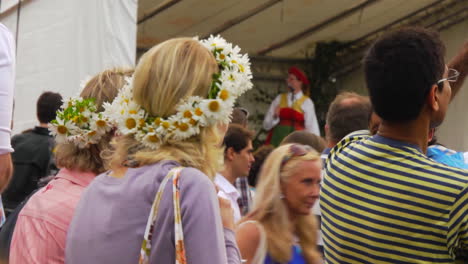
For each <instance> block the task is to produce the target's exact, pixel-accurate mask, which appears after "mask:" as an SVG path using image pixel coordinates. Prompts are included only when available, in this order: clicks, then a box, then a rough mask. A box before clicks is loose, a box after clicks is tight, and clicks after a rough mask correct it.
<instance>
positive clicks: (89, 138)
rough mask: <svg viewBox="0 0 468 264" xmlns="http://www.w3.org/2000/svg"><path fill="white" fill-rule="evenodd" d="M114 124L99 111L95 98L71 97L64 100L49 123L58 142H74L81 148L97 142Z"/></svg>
mask: <svg viewBox="0 0 468 264" xmlns="http://www.w3.org/2000/svg"><path fill="white" fill-rule="evenodd" d="M112 128H113V126H112V125H111V123H110V122H109V121H108V119H107V118H105V117H104V115H103V114H102V112H98V111H97V106H96V104H95V99H94V98H87V99H83V98H81V97H71V98H69V99H67V100H65V101H64V103H63V105H62V107H61V109H60V110H59V111H57V117H56V119H55V120H52V121H51V122H50V124H49V129H50V131H51V134H52V135H53V136H54V137H55V141H56V142H57V143H66V142H69V143H73V144H75V145H76V146H78V147H79V148H87V147H89V145H91V144H97V143H98V142H99V141H100V140H101V138H102V136H103V135H105V134H106V133H107V132H109V131H110V130H111V129H112Z"/></svg>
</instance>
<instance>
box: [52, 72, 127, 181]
mask: <svg viewBox="0 0 468 264" xmlns="http://www.w3.org/2000/svg"><path fill="white" fill-rule="evenodd" d="M132 73H133V70H130V69H118V68H116V69H110V70H105V71H103V72H101V73H99V74H98V75H96V76H94V77H93V78H92V79H91V80H89V81H88V83H87V84H86V85H85V87H84V89H83V91H82V92H81V94H80V96H81V97H83V98H94V99H95V103H96V105H97V106H98V111H103V110H104V109H103V107H102V104H103V103H104V102H112V101H113V100H114V98H115V97H116V96H117V94H118V91H119V89H120V88H122V86H123V85H124V78H125V77H130V76H131V75H132ZM111 138H112V135H111V134H110V133H107V134H106V135H104V136H103V137H102V139H101V140H100V141H99V142H98V143H97V144H93V145H90V146H89V147H87V148H79V147H78V146H76V145H75V144H73V143H61V144H58V145H57V146H56V148H55V159H56V163H57V166H58V167H61V168H67V169H71V170H78V171H84V172H94V173H96V174H99V173H101V172H104V171H106V169H107V166H105V163H104V161H103V159H102V157H101V153H102V152H103V151H105V150H106V149H107V148H108V147H109V142H110V140H111Z"/></svg>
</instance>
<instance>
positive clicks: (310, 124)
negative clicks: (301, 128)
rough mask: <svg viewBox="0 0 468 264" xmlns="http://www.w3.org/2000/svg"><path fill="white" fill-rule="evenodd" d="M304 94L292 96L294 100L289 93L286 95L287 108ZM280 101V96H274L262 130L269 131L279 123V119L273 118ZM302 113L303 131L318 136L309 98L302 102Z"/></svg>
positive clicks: (313, 109) (313, 108) (316, 123)
mask: <svg viewBox="0 0 468 264" xmlns="http://www.w3.org/2000/svg"><path fill="white" fill-rule="evenodd" d="M303 95H304V94H303V93H302V91H301V92H298V93H296V94H294V100H293V96H292V94H291V92H289V93H288V106H292V104H293V103H294V101H296V100H299V99H300V98H301V97H302V96H303ZM280 101H281V94H279V95H278V96H276V98H275V100H273V102H272V103H271V105H270V108H269V109H268V112H267V113H266V115H265V119H264V120H263V128H264V129H265V130H271V129H272V128H274V127H275V126H276V125H278V123H279V122H280V120H279V117H276V118H275V110H276V108H277V107H278V106H279V104H280ZM301 108H302V111H303V112H304V125H305V130H307V131H309V132H310V133H314V134H316V135H317V136H320V128H319V125H318V121H317V116H316V115H315V106H314V102H312V100H311V99H310V98H307V100H305V101H304V103H303V104H302V106H301Z"/></svg>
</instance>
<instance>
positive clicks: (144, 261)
mask: <svg viewBox="0 0 468 264" xmlns="http://www.w3.org/2000/svg"><path fill="white" fill-rule="evenodd" d="M182 169H183V167H176V168H173V169H171V170H170V171H169V172H168V173H167V175H166V177H164V179H163V181H162V182H161V185H160V186H159V189H158V191H157V192H156V196H155V198H154V202H153V205H152V206H151V212H150V215H149V217H148V221H147V223H146V228H145V234H144V238H143V242H142V244H141V250H140V258H139V260H138V263H139V264H148V263H149V256H150V254H151V238H152V236H153V232H154V224H155V221H156V218H157V215H158V209H159V203H160V202H161V198H162V195H163V192H164V188H165V186H166V184H167V182H168V181H169V179H170V178H172V177H173V181H172V183H173V187H172V190H173V193H174V194H173V199H174V228H175V241H176V263H179V264H184V263H185V262H180V261H179V259H182V260H184V261H185V249H184V242H183V239H184V237H183V234H182V231H183V230H182V218H181V214H180V191H179V177H180V172H181V171H182ZM179 256H180V257H179Z"/></svg>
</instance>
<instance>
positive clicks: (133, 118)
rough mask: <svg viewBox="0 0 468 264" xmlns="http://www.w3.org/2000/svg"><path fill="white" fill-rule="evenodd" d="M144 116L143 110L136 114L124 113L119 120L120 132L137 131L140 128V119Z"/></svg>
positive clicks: (131, 132) (130, 132)
mask: <svg viewBox="0 0 468 264" xmlns="http://www.w3.org/2000/svg"><path fill="white" fill-rule="evenodd" d="M142 118H144V116H143V112H141V111H140V112H137V113H135V114H130V113H129V112H126V113H124V114H123V115H122V116H121V117H120V118H119V119H118V121H117V122H118V128H119V130H120V132H121V133H122V134H124V135H128V134H133V133H135V132H136V131H137V130H138V126H139V120H140V119H142Z"/></svg>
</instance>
